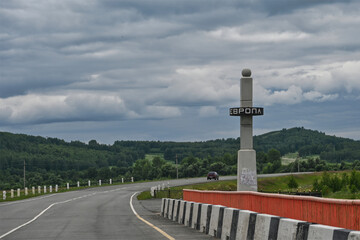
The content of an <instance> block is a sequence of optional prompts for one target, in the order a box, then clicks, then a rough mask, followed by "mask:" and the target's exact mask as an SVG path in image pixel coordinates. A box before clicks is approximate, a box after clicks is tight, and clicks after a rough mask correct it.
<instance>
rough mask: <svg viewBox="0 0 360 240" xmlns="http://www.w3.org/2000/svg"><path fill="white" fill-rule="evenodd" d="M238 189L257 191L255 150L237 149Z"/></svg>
mask: <svg viewBox="0 0 360 240" xmlns="http://www.w3.org/2000/svg"><path fill="white" fill-rule="evenodd" d="M237 190H238V191H257V174H256V152H255V150H253V149H241V150H239V151H238V174H237Z"/></svg>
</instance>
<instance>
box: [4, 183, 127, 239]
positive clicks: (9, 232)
mask: <svg viewBox="0 0 360 240" xmlns="http://www.w3.org/2000/svg"><path fill="white" fill-rule="evenodd" d="M126 188H127V187H124V188H116V189H113V190H107V191H100V192H94V193H91V194H86V195H83V196H80V197H76V198H71V199H68V200H65V201H61V202H55V203H53V204H50V205H49V206H48V207H47V208H45V209H44V210H43V211H42V212H40V213H39V214H38V215H36V216H35V217H34V218H33V219H31V220H30V221H28V222H26V223H24V224H22V225H20V226H18V227H16V228H14V229H12V230H10V231H8V232H7V233H5V234H3V235H1V236H0V239H3V238H4V237H6V236H8V235H9V234H11V233H13V232H15V231H17V230H19V229H20V228H22V227H24V226H26V225H29V224H30V223H32V222H34V221H35V220H36V219H38V218H39V217H40V216H41V215H43V214H44V213H45V212H46V211H47V210H49V209H50V208H52V207H53V206H55V205H58V204H63V203H67V202H71V201H75V200H78V199H81V198H85V197H90V196H94V195H96V194H99V193H108V192H115V191H118V190H123V189H126ZM53 195H56V194H53ZM53 195H51V196H53ZM49 197H50V196H49ZM42 198H46V197H42ZM37 199H39V198H36V200H37ZM34 200H35V199H34ZM25 201H26V200H24V201H22V202H25ZM7 205H10V204H7Z"/></svg>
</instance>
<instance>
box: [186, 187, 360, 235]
mask: <svg viewBox="0 0 360 240" xmlns="http://www.w3.org/2000/svg"><path fill="white" fill-rule="evenodd" d="M183 198H184V200H186V201H193V202H200V203H208V204H214V205H223V206H226V207H233V208H238V209H243V210H250V211H254V212H258V213H266V214H271V215H276V216H280V217H286V218H292V219H297V220H303V221H307V222H312V223H319V224H324V225H329V226H334V227H341V228H346V229H351V230H360V200H338V199H329V198H318V197H309V196H292V195H281V194H269V193H259V192H248V191H242V192H233V191H232V192H230V191H199V190H187V189H184V196H183Z"/></svg>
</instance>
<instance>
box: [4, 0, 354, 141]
mask: <svg viewBox="0 0 360 240" xmlns="http://www.w3.org/2000/svg"><path fill="white" fill-rule="evenodd" d="M359 10H360V3H359V1H355V0H354V1H351V0H348V1H335V0H332V1H310V0H306V1H296V0H290V1H284V0H275V1H271V2H269V1H265V0H255V1H253V0H252V1H250V0H244V1H238V2H234V1H221V2H219V1H212V0H210V1H209V0H207V1H205V0H198V1H165V0H155V1H146V0H142V1H140V0H135V1H133V0H131V1H130V0H129V1H115V0H102V1H100V0H75V1H73V0H72V1H70V0H64V1H53V0H36V1H35V0H34V1H32V0H13V1H1V2H0V22H1V24H0V61H1V64H0V130H1V131H10V132H23V133H29V134H35V135H44V136H53V137H61V138H65V139H66V140H73V139H79V140H82V141H88V140H90V139H98V140H100V141H102V142H105V143H111V142H112V141H114V140H117V139H156V140H157V139H160V140H204V139H214V138H227V137H237V136H238V132H239V131H238V128H239V126H238V124H239V123H238V120H236V119H234V118H231V117H229V116H228V110H227V109H228V108H229V107H235V106H238V105H239V78H240V77H241V70H242V69H243V68H251V69H252V72H253V78H254V103H255V104H256V105H258V106H265V108H266V109H265V114H266V115H265V116H263V117H261V118H258V119H256V121H255V128H256V129H255V133H257V134H260V133H263V132H265V131H270V130H275V129H279V128H283V127H295V126H304V127H308V128H313V129H317V130H321V131H325V132H326V133H330V134H337V135H339V136H345V137H351V138H355V139H359V134H360V126H359V124H358V119H359V118H358V117H359V114H358V113H357V112H358V110H359V107H358V106H359V101H360V98H359V93H360V80H359V79H360V71H359V69H360V43H359V41H358V39H359V37H360V32H359V31H358V29H359V27H360V16H359V14H358V12H359ZM331 107H336V111H334V110H333V109H332V108H331ZM294 109H296V110H294ZM353 109H356V110H357V111H355V110H353ZM352 110H353V111H352ZM291 111H294V112H296V113H297V114H296V117H295V114H294V113H293V114H292V113H291ZM335 112H336V113H335ZM329 114H331V115H330V116H331V120H329ZM324 116H326V117H324ZM80 125H81V127H79V126H80ZM70 129H71V130H70Z"/></svg>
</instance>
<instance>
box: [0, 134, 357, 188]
mask: <svg viewBox="0 0 360 240" xmlns="http://www.w3.org/2000/svg"><path fill="white" fill-rule="evenodd" d="M239 143H240V139H239V138H237V139H233V138H228V139H217V140H209V141H201V142H171V141H167V142H160V141H115V142H114V143H113V144H112V145H108V144H101V143H98V142H97V141H96V140H91V141H89V142H88V143H83V142H80V141H71V142H66V141H64V140H61V139H57V138H49V137H48V138H44V137H40V136H29V135H25V134H13V133H8V132H0V189H1V190H3V189H4V190H6V189H10V188H18V187H23V175H24V165H25V168H26V183H25V184H26V186H28V187H30V186H36V185H43V184H59V185H62V184H65V183H66V182H70V183H71V184H74V183H75V182H76V181H87V180H97V179H109V178H112V179H114V180H115V181H116V180H119V179H121V178H125V179H130V178H131V177H134V179H135V180H153V179H165V178H176V176H177V171H178V176H179V177H197V176H205V175H206V173H207V172H208V171H210V170H213V171H217V172H218V173H219V174H220V176H221V175H228V174H236V171H237V151H238V150H239V145H240V144H239ZM254 149H255V150H256V151H257V171H258V173H274V172H292V171H324V170H343V169H357V170H359V169H360V141H355V140H352V139H346V138H340V137H335V136H329V135H326V134H325V133H322V132H319V131H314V130H309V129H304V128H303V127H297V128H291V129H282V130H279V131H273V132H269V133H266V134H263V135H259V136H254ZM288 153H297V155H298V157H299V159H298V160H296V161H295V162H292V163H290V164H288V165H282V163H281V156H284V155H285V154H288ZM300 158H301V159H303V160H302V161H300ZM304 159H305V160H304ZM176 160H177V161H178V165H176Z"/></svg>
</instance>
